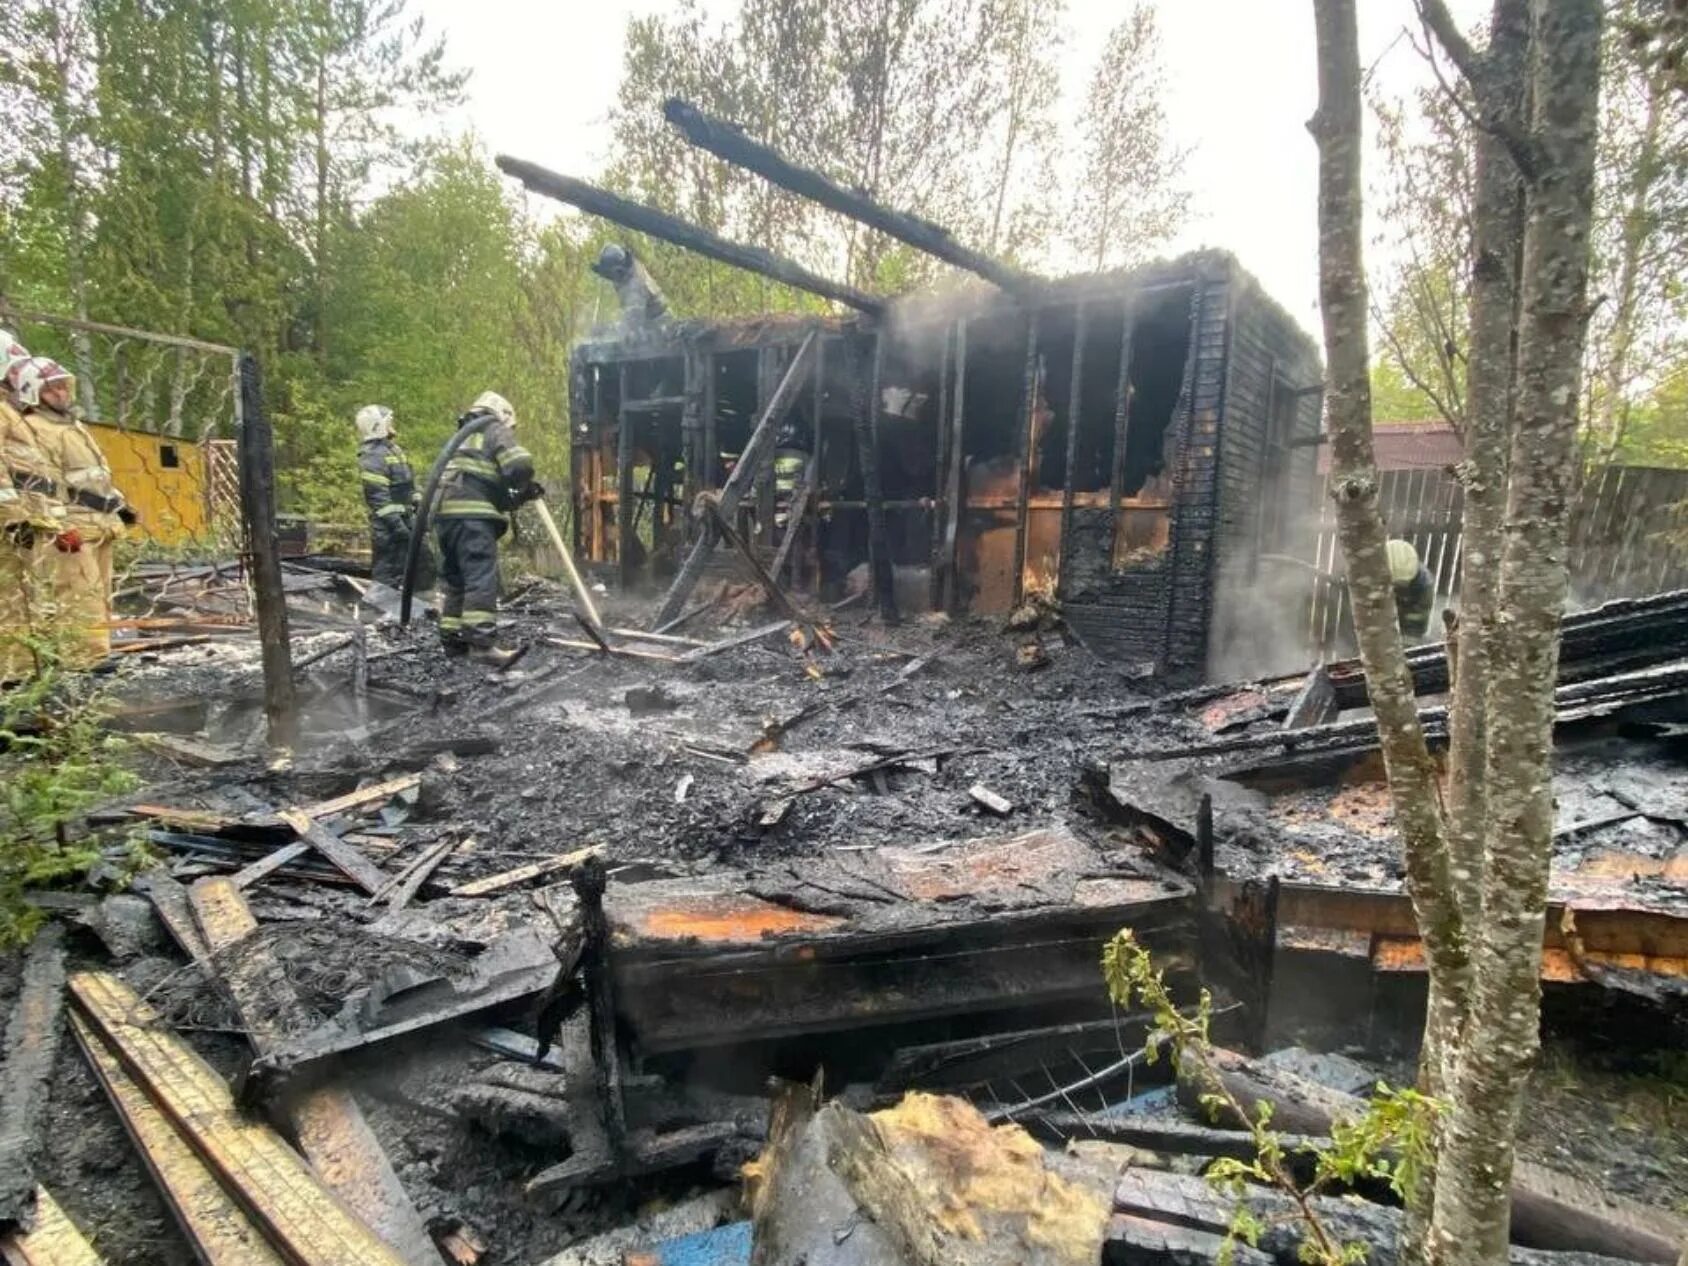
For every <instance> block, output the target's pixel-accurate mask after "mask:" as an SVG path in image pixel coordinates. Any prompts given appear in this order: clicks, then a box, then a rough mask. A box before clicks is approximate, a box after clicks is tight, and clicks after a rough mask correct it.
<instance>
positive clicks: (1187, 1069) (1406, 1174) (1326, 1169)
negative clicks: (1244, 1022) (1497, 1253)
mask: <svg viewBox="0 0 1688 1266" xmlns="http://www.w3.org/2000/svg"><path fill="white" fill-rule="evenodd" d="M1102 977H1103V979H1104V980H1105V981H1106V983H1107V987H1108V993H1109V995H1110V996H1111V997H1112V998H1113V1000H1114V1002H1115V1004H1117V1005H1118V1006H1120V1007H1122V1008H1123V1007H1130V1006H1132V1005H1133V1004H1134V1003H1136V1002H1140V1003H1141V1004H1142V1005H1143V1006H1145V1007H1147V1008H1148V1011H1149V1014H1150V1015H1151V1016H1152V1017H1153V1024H1152V1026H1151V1028H1150V1030H1149V1034H1148V1037H1147V1039H1146V1041H1145V1044H1144V1048H1143V1051H1144V1057H1145V1058H1146V1059H1147V1060H1148V1061H1149V1062H1150V1063H1153V1062H1155V1060H1157V1059H1158V1058H1159V1057H1160V1055H1161V1054H1162V1053H1163V1052H1167V1051H1170V1053H1171V1057H1172V1059H1173V1060H1174V1062H1175V1064H1176V1066H1177V1067H1178V1069H1179V1070H1180V1074H1181V1075H1182V1076H1185V1077H1190V1078H1193V1079H1194V1080H1195V1081H1196V1083H1197V1084H1198V1086H1199V1088H1200V1097H1201V1103H1202V1106H1203V1108H1205V1109H1206V1111H1207V1112H1208V1114H1209V1116H1210V1117H1211V1118H1213V1119H1214V1120H1220V1119H1224V1118H1231V1119H1234V1120H1237V1121H1240V1122H1242V1124H1243V1126H1244V1127H1245V1128H1246V1129H1247V1130H1248V1132H1249V1134H1250V1136H1251V1138H1252V1139H1253V1142H1254V1156H1253V1157H1252V1158H1250V1159H1246V1160H1239V1159H1235V1158H1221V1159H1219V1160H1216V1161H1214V1162H1213V1164H1212V1165H1210V1166H1209V1167H1208V1171H1207V1178H1208V1181H1210V1182H1211V1183H1213V1184H1214V1185H1215V1186H1216V1187H1218V1188H1220V1189H1221V1190H1223V1191H1225V1192H1226V1193H1227V1194H1228V1195H1230V1196H1231V1197H1232V1198H1233V1199H1234V1200H1235V1201H1236V1205H1235V1208H1234V1210H1233V1212H1232V1215H1231V1224H1230V1227H1229V1229H1228V1232H1227V1234H1226V1237H1225V1248H1224V1252H1223V1254H1222V1257H1221V1266H1230V1262H1231V1260H1232V1258H1233V1257H1234V1255H1235V1252H1236V1245H1237V1244H1238V1243H1239V1242H1241V1243H1245V1244H1247V1245H1249V1246H1250V1247H1255V1246H1257V1245H1258V1244H1259V1241H1260V1236H1261V1234H1262V1233H1263V1232H1264V1231H1265V1230H1266V1223H1265V1222H1264V1221H1262V1219H1261V1218H1260V1216H1259V1215H1258V1214H1256V1213H1255V1212H1254V1210H1253V1209H1251V1208H1250V1206H1249V1202H1248V1194H1247V1193H1248V1187H1249V1185H1250V1184H1254V1183H1258V1184H1263V1185H1265V1186H1268V1187H1272V1188H1275V1189H1277V1190H1278V1191H1280V1192H1282V1193H1283V1194H1285V1195H1286V1196H1288V1197H1289V1199H1290V1200H1291V1202H1293V1205H1294V1213H1293V1215H1292V1216H1293V1217H1294V1218H1295V1219H1296V1220H1298V1221H1299V1222H1300V1223H1301V1224H1302V1235H1301V1249H1300V1253H1301V1259H1302V1260H1303V1261H1305V1262H1307V1263H1308V1266H1354V1264H1355V1263H1361V1262H1364V1261H1365V1260H1366V1246H1365V1245H1364V1244H1358V1243H1343V1242H1342V1240H1341V1239H1340V1238H1339V1237H1338V1236H1337V1235H1335V1234H1334V1233H1333V1232H1332V1231H1331V1229H1330V1228H1329V1227H1328V1226H1326V1225H1325V1223H1324V1221H1323V1220H1322V1219H1321V1218H1320V1217H1319V1212H1318V1208H1317V1206H1316V1204H1315V1200H1316V1198H1317V1197H1318V1196H1320V1195H1321V1194H1323V1193H1324V1192H1325V1191H1326V1190H1328V1189H1330V1188H1332V1187H1337V1186H1349V1185H1352V1184H1353V1183H1355V1182H1357V1181H1359V1180H1361V1179H1366V1178H1370V1179H1381V1180H1383V1181H1385V1182H1388V1183H1389V1185H1390V1186H1391V1187H1392V1188H1393V1189H1394V1191H1395V1192H1396V1194H1397V1195H1399V1196H1400V1197H1401V1198H1402V1199H1403V1200H1407V1199H1410V1198H1411V1197H1412V1194H1413V1192H1414V1190H1415V1189H1416V1186H1417V1183H1418V1179H1419V1175H1420V1174H1421V1173H1422V1172H1423V1167H1424V1164H1425V1162H1426V1160H1427V1158H1428V1156H1429V1149H1430V1146H1431V1136H1432V1132H1433V1128H1434V1125H1435V1120H1436V1114H1437V1112H1438V1111H1439V1110H1440V1109H1439V1105H1438V1103H1437V1101H1436V1100H1434V1099H1431V1098H1429V1097H1427V1096H1425V1095H1422V1094H1420V1093H1419V1092H1418V1091H1416V1090H1395V1089H1391V1088H1390V1087H1388V1086H1386V1085H1384V1084H1383V1083H1382V1082H1379V1083H1378V1086H1377V1090H1376V1093H1375V1094H1374V1096H1373V1097H1372V1099H1371V1101H1370V1103H1369V1106H1368V1107H1367V1109H1366V1112H1365V1113H1364V1114H1363V1115H1362V1116H1360V1117H1358V1118H1355V1119H1352V1120H1343V1121H1337V1122H1335V1123H1333V1125H1332V1127H1331V1141H1330V1145H1329V1146H1328V1147H1321V1148H1317V1149H1314V1150H1313V1154H1312V1159H1313V1174H1312V1178H1311V1180H1310V1181H1308V1182H1305V1183H1303V1182H1302V1181H1300V1180H1299V1179H1298V1178H1297V1176H1296V1173H1295V1168H1294V1166H1293V1165H1292V1164H1291V1162H1290V1156H1289V1153H1288V1152H1287V1151H1286V1149H1285V1147H1284V1142H1283V1138H1282V1136H1280V1135H1279V1134H1278V1133H1277V1131H1275V1130H1274V1129H1273V1128H1272V1105H1271V1104H1270V1103H1269V1102H1266V1101H1262V1102H1260V1103H1259V1104H1257V1105H1256V1108H1255V1111H1254V1112H1253V1113H1250V1112H1248V1111H1247V1110H1245V1109H1244V1107H1243V1105H1242V1104H1241V1103H1240V1102H1238V1100H1237V1098H1236V1096H1235V1095H1234V1094H1232V1093H1231V1091H1230V1089H1229V1088H1228V1087H1227V1086H1226V1084H1225V1081H1224V1079H1223V1078H1222V1077H1221V1076H1220V1075H1219V1071H1218V1069H1217V1068H1216V1067H1215V1063H1214V1057H1213V1040H1212V1037H1211V1036H1210V1031H1209V1030H1210V1026H1211V1022H1212V1018H1213V999H1212V997H1211V996H1210V995H1209V994H1208V992H1207V990H1205V989H1204V990H1202V991H1201V996H1200V998H1199V1000H1198V1001H1197V1004H1196V1007H1195V1010H1194V1012H1193V1013H1190V1014H1186V1013H1185V1012H1184V1011H1181V1010H1179V1008H1178V1007H1177V1005H1175V1004H1174V1002H1173V1000H1172V995H1171V994H1170V993H1169V992H1168V991H1167V988H1166V982H1165V981H1164V980H1163V979H1162V973H1161V971H1160V970H1159V969H1158V968H1157V967H1156V966H1155V964H1154V961H1153V959H1152V958H1151V957H1150V955H1149V951H1148V950H1147V949H1145V948H1144V947H1143V945H1142V944H1141V943H1140V942H1139V941H1138V940H1137V938H1136V936H1135V935H1134V934H1133V933H1132V931H1131V929H1130V928H1126V929H1124V930H1122V931H1121V932H1119V933H1118V934H1117V935H1116V936H1115V937H1114V938H1113V939H1112V940H1111V941H1109V942H1108V943H1107V945H1106V946H1104V947H1103V949H1102Z"/></svg>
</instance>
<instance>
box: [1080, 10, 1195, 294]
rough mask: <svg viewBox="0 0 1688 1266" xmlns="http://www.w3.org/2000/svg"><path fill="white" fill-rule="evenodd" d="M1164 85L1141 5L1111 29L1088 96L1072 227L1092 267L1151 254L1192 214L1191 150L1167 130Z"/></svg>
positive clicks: (1154, 34) (1151, 18)
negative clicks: (1187, 166)
mask: <svg viewBox="0 0 1688 1266" xmlns="http://www.w3.org/2000/svg"><path fill="white" fill-rule="evenodd" d="M1165 89H1166V76H1165V72H1164V70H1163V68H1162V65H1161V60H1160V32H1159V30H1158V28H1157V27H1156V25H1155V11H1154V8H1153V6H1151V5H1148V4H1145V3H1138V4H1136V5H1135V6H1133V8H1132V9H1131V11H1130V12H1129V13H1128V14H1127V15H1126V16H1125V17H1124V19H1122V20H1121V21H1120V23H1119V24H1118V25H1117V26H1115V27H1114V29H1113V30H1112V31H1110V32H1109V33H1108V39H1107V43H1106V44H1104V45H1103V47H1102V53H1101V56H1100V57H1099V58H1098V60H1097V62H1096V68H1095V70H1094V71H1092V72H1091V76H1090V86H1089V90H1088V92H1087V94H1086V96H1085V109H1084V142H1083V144H1084V148H1083V164H1082V167H1081V168H1080V172H1079V178H1078V186H1077V189H1076V191H1075V197H1074V200H1073V214H1072V225H1073V238H1074V243H1073V244H1074V246H1075V248H1076V250H1077V252H1078V254H1079V257H1080V258H1081V259H1083V260H1084V262H1085V264H1086V266H1087V267H1089V268H1092V269H1096V270H1100V269H1103V268H1107V267H1110V266H1114V265H1120V264H1134V263H1140V262H1142V261H1143V260H1146V259H1150V258H1152V257H1153V256H1154V254H1155V252H1156V250H1157V248H1159V247H1160V246H1162V245H1163V244H1164V243H1165V242H1166V241H1167V240H1168V239H1169V238H1170V237H1171V236H1172V235H1173V234H1174V233H1175V232H1177V230H1178V228H1179V227H1180V225H1181V224H1182V223H1183V221H1184V217H1185V215H1186V213H1187V212H1188V208H1189V202H1190V194H1189V190H1188V189H1186V188H1185V187H1184V185H1183V183H1182V175H1183V169H1184V163H1185V160H1186V159H1187V158H1188V157H1189V154H1188V151H1186V150H1182V149H1179V148H1178V147H1177V146H1175V145H1174V144H1173V143H1172V141H1171V139H1170V137H1169V136H1168V134H1167V121H1166V110H1165V108H1164V107H1163V106H1162V105H1161V99H1162V97H1163V95H1164V93H1165Z"/></svg>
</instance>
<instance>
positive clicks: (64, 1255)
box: [0, 1187, 105, 1266]
mask: <svg viewBox="0 0 1688 1266" xmlns="http://www.w3.org/2000/svg"><path fill="white" fill-rule="evenodd" d="M0 1260H3V1261H4V1262H5V1263H6V1266H104V1263H105V1258H103V1257H101V1256H100V1255H99V1254H98V1253H96V1252H95V1251H94V1246H93V1245H92V1244H90V1243H88V1240H87V1237H86V1236H84V1235H83V1234H82V1232H81V1231H80V1230H78V1229H77V1226H76V1223H74V1222H72V1221H71V1220H70V1215H69V1214H67V1213H66V1212H65V1211H64V1209H63V1208H61V1207H60V1205H59V1202H58V1201H57V1200H54V1199H53V1194H52V1192H50V1191H48V1190H47V1189H46V1188H45V1187H37V1188H36V1189H35V1226H34V1227H33V1228H32V1229H30V1230H29V1231H27V1232H21V1233H19V1232H14V1233H12V1234H10V1235H7V1236H6V1237H5V1238H3V1239H0Z"/></svg>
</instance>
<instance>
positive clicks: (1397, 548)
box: [1385, 538, 1436, 638]
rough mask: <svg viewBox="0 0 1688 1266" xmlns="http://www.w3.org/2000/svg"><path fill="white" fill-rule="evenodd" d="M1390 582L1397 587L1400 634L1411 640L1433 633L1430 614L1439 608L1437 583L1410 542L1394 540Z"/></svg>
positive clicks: (1388, 546) (1391, 543)
mask: <svg viewBox="0 0 1688 1266" xmlns="http://www.w3.org/2000/svg"><path fill="white" fill-rule="evenodd" d="M1385 548H1386V549H1387V550H1388V554H1389V579H1390V581H1391V582H1392V583H1393V584H1394V586H1395V617H1396V619H1397V620H1398V621H1399V623H1400V626H1401V632H1403V633H1405V634H1406V635H1407V636H1408V637H1410V638H1419V637H1423V636H1424V635H1425V633H1427V632H1428V631H1429V629H1430V612H1431V610H1432V609H1433V608H1434V607H1435V605H1436V582H1435V581H1433V580H1432V579H1431V578H1430V573H1429V572H1428V571H1426V570H1425V568H1424V564H1423V563H1421V562H1419V559H1418V551H1417V550H1416V549H1414V548H1413V546H1412V543H1411V542H1410V541H1403V540H1400V539H1398V538H1397V539H1394V540H1391V541H1390V542H1389V543H1388V545H1387V546H1386V547H1385Z"/></svg>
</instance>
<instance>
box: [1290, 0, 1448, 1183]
mask: <svg viewBox="0 0 1688 1266" xmlns="http://www.w3.org/2000/svg"><path fill="white" fill-rule="evenodd" d="M1313 10H1314V16H1315V19H1316V22H1317V28H1318V62H1319V109H1318V113H1317V114H1316V115H1315V116H1314V119H1313V122H1312V124H1311V125H1310V127H1311V130H1312V132H1313V135H1314V138H1315V139H1316V140H1317V141H1318V145H1319V300H1320V309H1321V312H1322V316H1323V319H1324V334H1325V359H1326V362H1327V368H1326V373H1325V377H1326V391H1325V406H1326V413H1327V418H1326V421H1327V426H1328V429H1329V431H1330V436H1331V454H1332V469H1331V481H1330V488H1331V497H1332V499H1333V500H1334V501H1335V503H1336V518H1337V536H1338V538H1339V539H1340V541H1341V542H1342V553H1343V558H1344V559H1345V561H1346V563H1347V567H1348V583H1349V591H1350V594H1351V596H1352V600H1353V605H1354V628H1355V632H1356V634H1357V637H1358V641H1359V646H1360V661H1361V663H1362V664H1363V665H1364V667H1365V671H1366V680H1367V683H1368V685H1369V689H1370V692H1371V702H1372V708H1373V711H1374V712H1375V713H1376V715H1377V724H1378V736H1379V739H1380V742H1381V745H1382V748H1383V759H1384V766H1385V769H1386V771H1387V773H1388V776H1389V789H1390V794H1391V797H1392V799H1393V801H1394V806H1395V820H1396V822H1397V824H1398V826H1399V830H1400V833H1401V841H1402V846H1403V849H1404V851H1405V856H1406V870H1407V887H1408V890H1409V892H1410V893H1411V895H1412V900H1413V907H1414V911H1415V914H1416V916H1417V920H1418V925H1419V928H1420V930H1421V932H1422V935H1423V937H1424V943H1425V947H1426V950H1427V951H1428V956H1429V960H1430V978H1431V989H1430V1005H1429V1009H1428V1013H1427V1016H1426V1023H1425V1031H1426V1039H1425V1040H1426V1044H1427V1047H1428V1048H1429V1049H1431V1050H1432V1051H1433V1052H1436V1053H1438V1054H1437V1058H1438V1059H1440V1057H1441V1055H1442V1054H1445V1053H1446V1052H1451V1051H1452V1050H1454V1049H1455V1043H1456V1038H1457V1034H1458V1031H1459V1024H1460V1021H1461V1019H1462V1017H1463V1015H1464V1010H1465V998H1466V989H1467V981H1468V975H1469V963H1468V960H1467V953H1466V933H1465V928H1464V921H1463V919H1462V917H1461V914H1460V908H1459V904H1458V902H1457V900H1456V899H1455V897H1454V892H1453V882H1452V875H1451V868H1450V863H1449V856H1448V848H1447V840H1446V836H1445V830H1444V823H1443V817H1442V806H1441V798H1440V788H1439V786H1438V783H1437V778H1436V766H1435V763H1434V762H1433V761H1432V760H1431V757H1430V753H1429V750H1428V749H1427V748H1426V746H1425V742H1424V732H1423V730H1422V729H1421V727H1420V725H1419V719H1418V707H1417V703H1416V701H1415V699H1414V696H1413V684H1412V675H1411V673H1410V672H1409V671H1408V670H1407V662H1406V653H1405V648H1404V646H1403V644H1402V639H1401V633H1400V625H1399V623H1398V622H1397V617H1396V611H1395V592H1394V587H1393V585H1392V584H1391V583H1390V578H1389V562H1388V556H1387V551H1386V535H1385V532H1384V526H1383V519H1382V516H1381V515H1380V513H1379V512H1378V506H1377V485H1378V479H1377V463H1376V459H1375V456H1374V454H1373V450H1372V431H1371V379H1370V373H1369V349H1368V346H1367V306H1366V282H1365V269H1364V262H1363V257H1362V242H1363V238H1362V227H1361V202H1360V191H1361V179H1360V145H1361V133H1360V119H1361V108H1360V57H1359V41H1358V36H1357V33H1356V30H1355V18H1354V0H1314V3H1313ZM1439 1075H1440V1074H1439ZM1419 1195H1420V1196H1421V1197H1422V1196H1424V1195H1428V1190H1425V1191H1423V1192H1421V1193H1419Z"/></svg>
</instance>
